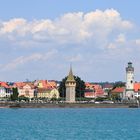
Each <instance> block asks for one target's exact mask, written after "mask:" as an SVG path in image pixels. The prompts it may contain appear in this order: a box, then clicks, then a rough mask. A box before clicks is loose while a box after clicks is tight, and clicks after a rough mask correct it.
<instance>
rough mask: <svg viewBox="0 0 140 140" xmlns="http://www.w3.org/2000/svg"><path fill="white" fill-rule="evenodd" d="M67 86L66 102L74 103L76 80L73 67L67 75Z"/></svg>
mask: <svg viewBox="0 0 140 140" xmlns="http://www.w3.org/2000/svg"><path fill="white" fill-rule="evenodd" d="M65 86H66V102H68V103H74V102H75V88H76V81H75V79H74V76H73V72H72V68H70V72H69V75H68V77H67V80H66V83H65Z"/></svg>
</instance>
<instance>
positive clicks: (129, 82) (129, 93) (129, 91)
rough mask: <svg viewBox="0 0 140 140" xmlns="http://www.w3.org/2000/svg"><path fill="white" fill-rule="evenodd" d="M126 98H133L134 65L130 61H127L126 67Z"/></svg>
mask: <svg viewBox="0 0 140 140" xmlns="http://www.w3.org/2000/svg"><path fill="white" fill-rule="evenodd" d="M125 98H126V99H134V67H133V66H132V62H128V66H127V67H126V92H125Z"/></svg>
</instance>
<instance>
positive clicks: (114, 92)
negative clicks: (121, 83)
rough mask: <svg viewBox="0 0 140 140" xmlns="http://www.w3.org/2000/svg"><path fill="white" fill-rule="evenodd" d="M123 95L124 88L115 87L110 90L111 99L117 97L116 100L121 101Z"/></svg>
mask: <svg viewBox="0 0 140 140" xmlns="http://www.w3.org/2000/svg"><path fill="white" fill-rule="evenodd" d="M124 93H125V87H116V88H115V89H113V90H111V97H117V98H118V99H122V98H123V95H124Z"/></svg>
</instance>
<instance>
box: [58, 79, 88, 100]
mask: <svg viewBox="0 0 140 140" xmlns="http://www.w3.org/2000/svg"><path fill="white" fill-rule="evenodd" d="M74 79H75V81H76V88H75V91H76V98H78V97H84V92H85V82H84V81H83V80H81V78H80V77H78V76H74ZM66 80H67V77H65V78H63V79H62V81H61V82H60V86H59V93H60V97H63V98H64V97H66V87H65V82H66Z"/></svg>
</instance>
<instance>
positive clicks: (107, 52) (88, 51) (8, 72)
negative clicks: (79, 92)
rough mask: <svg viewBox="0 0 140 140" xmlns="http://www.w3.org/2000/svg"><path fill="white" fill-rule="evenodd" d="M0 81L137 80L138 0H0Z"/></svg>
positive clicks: (139, 43)
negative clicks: (129, 69) (130, 72)
mask: <svg viewBox="0 0 140 140" xmlns="http://www.w3.org/2000/svg"><path fill="white" fill-rule="evenodd" d="M0 3H1V4H0V58H1V59H0V81H25V80H27V79H28V80H36V79H48V80H61V79H62V78H64V77H65V76H66V75H67V74H68V71H69V68H70V64H72V67H73V73H74V74H75V75H77V76H79V77H81V78H82V79H83V80H84V81H89V82H101V81H103V82H104V81H109V82H114V81H125V79H126V78H125V67H126V66H127V63H128V62H129V61H131V62H132V63H133V66H134V68H135V81H140V17H139V12H140V9H139V5H140V1H139V0H135V1H132V0H129V1H121V0H86V1H85V0H76V1H75V0H20V1H19V0H12V1H9V0H0Z"/></svg>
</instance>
